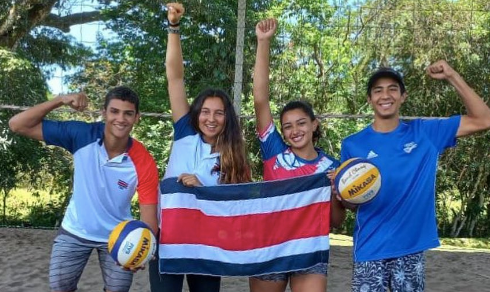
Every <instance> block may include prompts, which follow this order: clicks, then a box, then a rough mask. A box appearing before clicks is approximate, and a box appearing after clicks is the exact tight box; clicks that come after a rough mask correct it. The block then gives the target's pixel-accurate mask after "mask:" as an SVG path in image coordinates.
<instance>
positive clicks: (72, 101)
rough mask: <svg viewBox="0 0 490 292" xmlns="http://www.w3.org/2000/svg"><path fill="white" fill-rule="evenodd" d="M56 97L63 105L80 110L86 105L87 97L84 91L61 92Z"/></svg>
mask: <svg viewBox="0 0 490 292" xmlns="http://www.w3.org/2000/svg"><path fill="white" fill-rule="evenodd" d="M58 98H60V99H61V102H62V103H63V104H64V105H67V106H69V107H71V108H72V109H74V110H77V111H80V112H82V111H84V110H85V109H86V108H87V105H88V97H87V95H86V94H85V93H84V92H79V93H69V94H62V95H59V96H58Z"/></svg>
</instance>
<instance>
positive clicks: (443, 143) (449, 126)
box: [421, 116, 461, 151]
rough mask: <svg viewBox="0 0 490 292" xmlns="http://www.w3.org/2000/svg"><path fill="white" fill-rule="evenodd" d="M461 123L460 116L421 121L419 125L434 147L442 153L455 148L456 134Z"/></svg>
mask: <svg viewBox="0 0 490 292" xmlns="http://www.w3.org/2000/svg"><path fill="white" fill-rule="evenodd" d="M460 122H461V116H452V117H449V118H441V119H427V120H422V121H421V125H422V128H423V131H424V132H425V133H426V134H427V137H428V138H429V139H430V140H431V142H432V144H434V145H435V147H436V148H437V149H438V150H439V151H442V150H444V149H446V148H449V147H454V146H456V134H457V133H458V128H459V125H460Z"/></svg>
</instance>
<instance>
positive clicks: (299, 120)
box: [282, 117, 307, 127]
mask: <svg viewBox="0 0 490 292" xmlns="http://www.w3.org/2000/svg"><path fill="white" fill-rule="evenodd" d="M306 119H307V118H306V117H304V118H301V119H297V120H296V121H292V122H286V123H284V124H282V126H283V127H284V126H285V125H290V124H292V123H297V122H302V121H304V120H306Z"/></svg>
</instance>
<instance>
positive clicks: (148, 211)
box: [140, 204, 158, 236]
mask: <svg viewBox="0 0 490 292" xmlns="http://www.w3.org/2000/svg"><path fill="white" fill-rule="evenodd" d="M140 219H141V221H143V222H145V223H146V224H147V225H148V226H149V227H150V228H151V231H153V234H154V235H155V236H156V235H157V234H158V219H157V205H156V204H140Z"/></svg>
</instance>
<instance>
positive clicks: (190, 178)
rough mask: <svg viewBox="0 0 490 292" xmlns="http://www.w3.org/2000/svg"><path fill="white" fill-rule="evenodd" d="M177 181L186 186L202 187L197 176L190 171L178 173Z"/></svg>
mask: <svg viewBox="0 0 490 292" xmlns="http://www.w3.org/2000/svg"><path fill="white" fill-rule="evenodd" d="M177 181H178V182H182V184H183V185H184V186H186V187H202V184H201V182H200V181H199V179H198V178H197V176H196V175H194V174H190V173H183V174H181V175H179V177H178V178H177Z"/></svg>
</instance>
